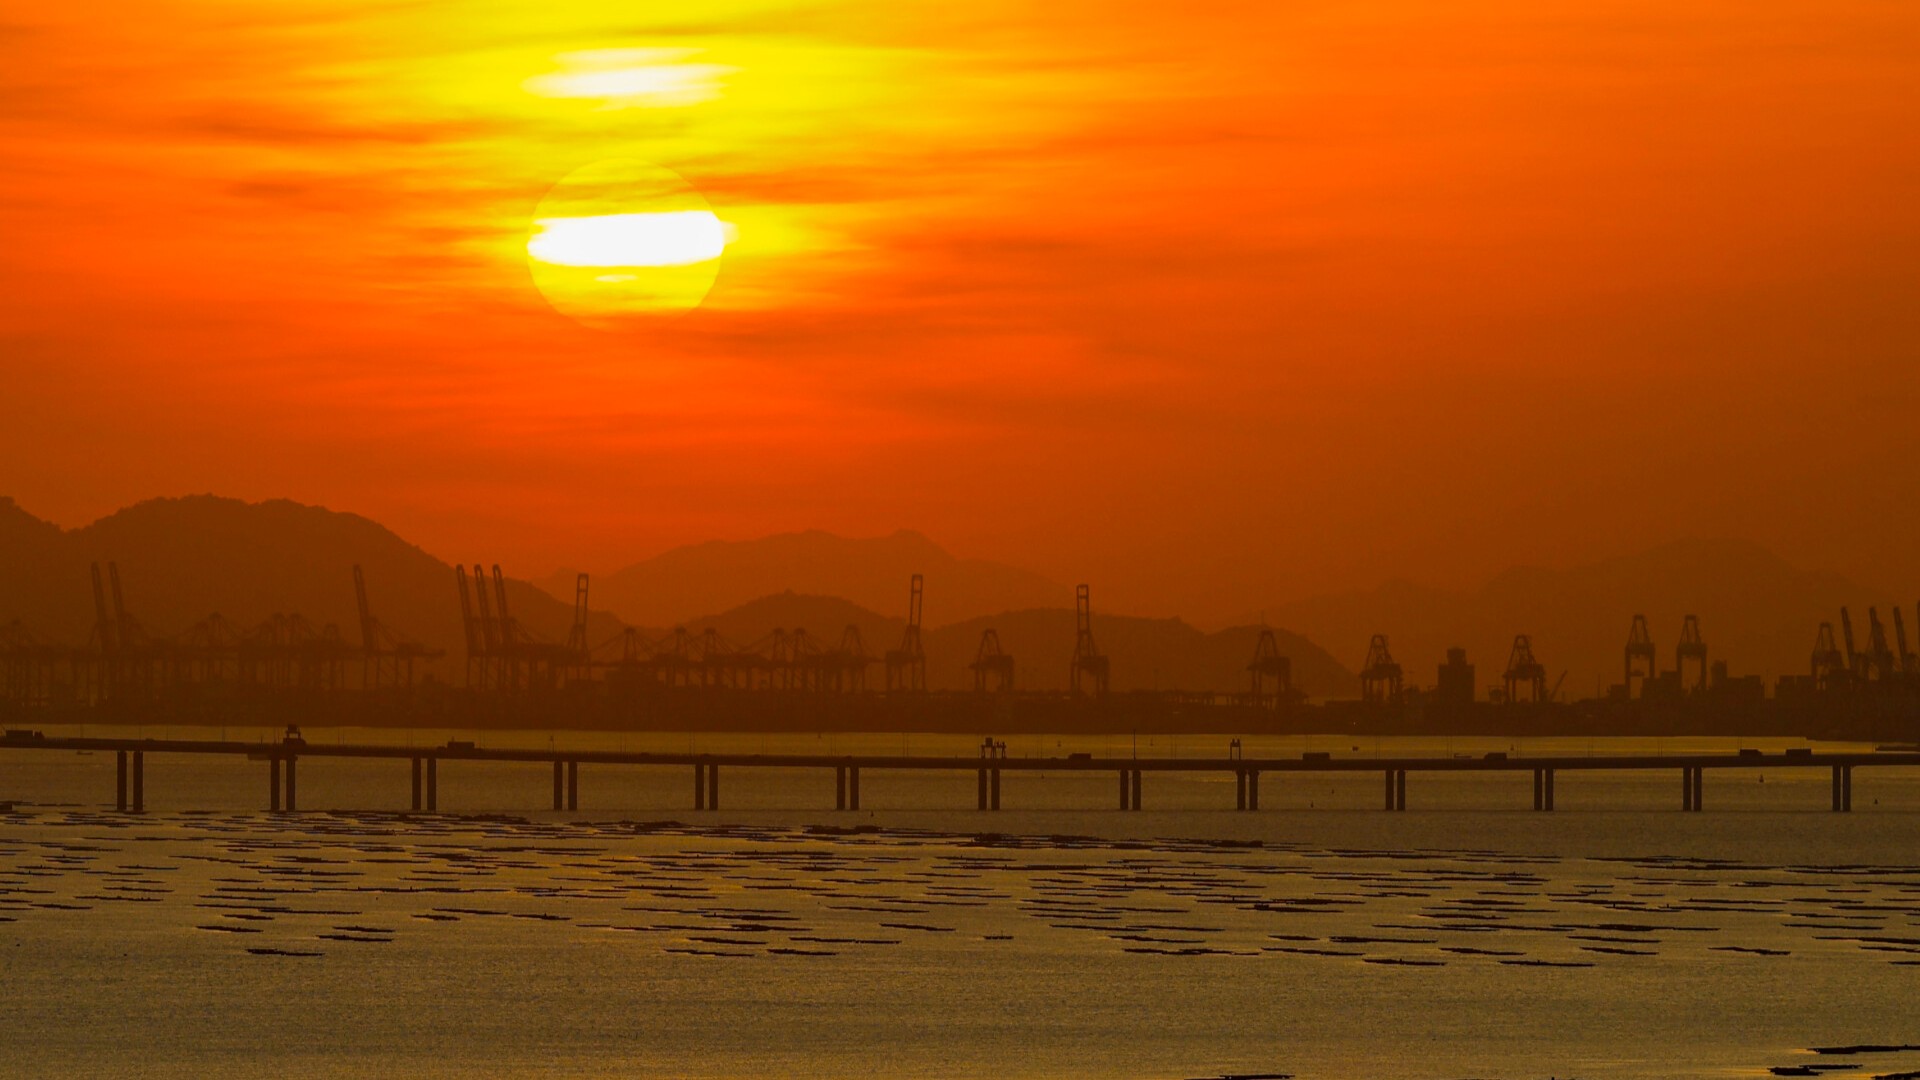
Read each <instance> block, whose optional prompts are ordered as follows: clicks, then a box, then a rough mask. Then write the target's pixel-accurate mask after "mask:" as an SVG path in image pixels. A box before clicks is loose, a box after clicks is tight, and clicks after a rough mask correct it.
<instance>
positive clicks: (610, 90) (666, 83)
mask: <svg viewBox="0 0 1920 1080" xmlns="http://www.w3.org/2000/svg"><path fill="white" fill-rule="evenodd" d="M698 52H699V50H698V49H589V50H587V51H584V52H573V53H563V54H561V55H560V56H557V57H555V58H554V59H555V60H556V61H558V62H559V64H560V68H561V70H559V71H557V72H553V73H550V74H546V75H536V76H534V77H533V78H531V79H528V80H527V81H526V82H525V83H523V84H521V85H522V87H523V88H524V89H526V90H527V91H528V92H530V93H534V94H538V95H540V96H541V97H551V98H598V99H600V100H601V102H602V105H601V107H602V108H607V109H622V108H643V107H649V106H651V107H668V108H671V107H676V106H685V105H698V104H699V103H701V102H703V101H711V100H713V99H714V98H717V97H719V96H720V83H721V80H722V79H724V78H725V77H726V76H728V75H730V74H732V73H733V72H734V71H735V70H736V69H734V68H730V67H725V66H723V65H720V64H690V63H686V62H685V61H686V60H687V58H688V57H690V56H694V55H696V54H698Z"/></svg>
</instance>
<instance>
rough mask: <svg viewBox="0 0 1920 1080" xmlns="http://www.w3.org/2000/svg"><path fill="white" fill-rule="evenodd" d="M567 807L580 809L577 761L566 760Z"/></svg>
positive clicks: (578, 765) (716, 785) (578, 766)
mask: <svg viewBox="0 0 1920 1080" xmlns="http://www.w3.org/2000/svg"><path fill="white" fill-rule="evenodd" d="M715 768H718V766H715ZM714 786H715V787H718V786H719V785H718V784H715V785H714ZM567 809H569V810H578V809H580V763H579V762H577V761H569V762H567Z"/></svg>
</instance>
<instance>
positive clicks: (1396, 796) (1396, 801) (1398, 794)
mask: <svg viewBox="0 0 1920 1080" xmlns="http://www.w3.org/2000/svg"><path fill="white" fill-rule="evenodd" d="M1385 773H1386V793H1387V803H1386V808H1387V809H1388V810H1405V809H1406V808H1407V770H1405V769H1387V770H1386V771H1385Z"/></svg>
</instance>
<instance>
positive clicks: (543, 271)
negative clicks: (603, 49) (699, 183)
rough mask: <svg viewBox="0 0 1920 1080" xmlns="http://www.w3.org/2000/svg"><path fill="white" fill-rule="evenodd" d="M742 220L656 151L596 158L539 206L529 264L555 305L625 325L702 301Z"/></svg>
mask: <svg viewBox="0 0 1920 1080" xmlns="http://www.w3.org/2000/svg"><path fill="white" fill-rule="evenodd" d="M732 238H733V229H732V227H731V226H730V225H728V224H727V223H726V222H724V221H722V220H721V219H720V217H719V215H717V214H715V213H714V212H713V209H712V208H711V207H710V206H708V205H707V201H706V200H705V199H704V198H702V197H701V196H700V193H699V192H698V191H695V190H694V189H693V187H692V185H690V184H688V183H687V181H686V180H685V179H684V178H682V177H681V176H680V175H679V174H678V173H675V172H674V171H673V170H671V169H666V168H662V167H661V166H659V165H655V164H652V163H651V162H646V161H637V160H630V159H610V160H606V161H596V162H594V163H592V164H590V165H586V166H583V167H581V168H578V169H575V170H574V171H573V172H571V173H568V174H567V175H566V176H565V177H564V178H562V179H561V180H560V182H559V183H557V184H555V185H554V186H553V190H551V191H549V192H548V193H547V196H546V197H545V198H543V199H541V200H540V205H539V206H538V207H537V208H535V210H534V213H533V219H532V221H531V222H530V223H529V228H528V233H527V245H526V251H527V267H528V270H529V271H530V272H531V273H532V276H533V281H534V284H535V285H536V286H538V288H539V289H540V293H541V295H543V296H544V297H546V299H547V302H548V303H549V304H551V305H552V306H553V309H554V310H555V311H558V312H560V313H561V314H563V315H566V316H568V317H570V318H572V319H574V320H576V321H578V322H580V323H582V324H584V325H586V326H591V327H594V328H596V329H618V328H620V327H621V326H625V325H631V324H633V323H635V322H640V321H645V320H647V319H648V318H653V317H658V316H661V315H674V314H678V313H680V312H683V311H686V310H688V309H690V308H694V307H698V306H699V304H700V302H701V301H702V300H704V299H706V296H707V292H708V291H709V290H710V289H711V288H712V287H713V282H714V278H715V277H716V276H717V275H718V274H719V272H720V265H721V256H722V255H724V254H725V252H726V248H727V244H728V243H729V242H730V241H731V240H732Z"/></svg>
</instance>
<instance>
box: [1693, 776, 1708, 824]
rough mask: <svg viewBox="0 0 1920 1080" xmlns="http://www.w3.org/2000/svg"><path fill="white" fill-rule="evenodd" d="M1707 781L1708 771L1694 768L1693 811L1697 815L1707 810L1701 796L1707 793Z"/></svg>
mask: <svg viewBox="0 0 1920 1080" xmlns="http://www.w3.org/2000/svg"><path fill="white" fill-rule="evenodd" d="M1706 780H1707V770H1705V769H1703V768H1701V767H1700V766H1698V765H1695V766H1694V767H1693V809H1694V812H1695V813H1699V812H1700V811H1701V810H1703V809H1705V805H1704V804H1703V802H1702V800H1701V796H1702V795H1704V794H1705V793H1706V786H1707V784H1706Z"/></svg>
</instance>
